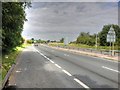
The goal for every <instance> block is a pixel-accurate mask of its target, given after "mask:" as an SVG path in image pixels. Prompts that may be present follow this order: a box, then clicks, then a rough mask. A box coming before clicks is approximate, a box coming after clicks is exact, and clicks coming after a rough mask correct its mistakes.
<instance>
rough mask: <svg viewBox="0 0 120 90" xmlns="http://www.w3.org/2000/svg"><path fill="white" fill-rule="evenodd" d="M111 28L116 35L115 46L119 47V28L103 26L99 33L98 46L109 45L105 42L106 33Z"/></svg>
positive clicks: (116, 26)
mask: <svg viewBox="0 0 120 90" xmlns="http://www.w3.org/2000/svg"><path fill="white" fill-rule="evenodd" d="M111 26H113V28H114V30H115V33H116V42H115V44H116V45H118V46H119V44H120V27H119V26H118V25H113V24H112V25H104V26H103V29H102V31H101V32H100V33H99V38H100V45H101V46H108V45H109V43H108V42H107V41H106V39H107V33H108V31H109V30H110V27H111Z"/></svg>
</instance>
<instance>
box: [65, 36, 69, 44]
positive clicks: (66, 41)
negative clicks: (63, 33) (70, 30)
mask: <svg viewBox="0 0 120 90" xmlns="http://www.w3.org/2000/svg"><path fill="white" fill-rule="evenodd" d="M68 44H69V41H68V37H66V38H64V45H68Z"/></svg>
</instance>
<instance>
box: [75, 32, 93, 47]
mask: <svg viewBox="0 0 120 90" xmlns="http://www.w3.org/2000/svg"><path fill="white" fill-rule="evenodd" d="M76 43H77V44H86V45H90V46H93V45H95V35H93V36H92V35H90V34H89V32H87V33H85V32H81V33H80V35H79V36H78V38H77V40H76Z"/></svg>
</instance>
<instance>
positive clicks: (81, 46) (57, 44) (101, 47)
mask: <svg viewBox="0 0 120 90" xmlns="http://www.w3.org/2000/svg"><path fill="white" fill-rule="evenodd" d="M49 45H50V46H65V45H64V43H49ZM67 46H68V47H76V48H85V49H96V46H89V45H85V44H73V43H72V44H68V45H67ZM97 49H98V50H110V47H109V46H98V47H97ZM114 49H115V50H118V47H117V46H115V47H114Z"/></svg>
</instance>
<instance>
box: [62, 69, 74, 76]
mask: <svg viewBox="0 0 120 90" xmlns="http://www.w3.org/2000/svg"><path fill="white" fill-rule="evenodd" d="M62 71H63V72H64V73H65V74H67V75H68V76H72V75H71V74H70V73H69V72H68V71H66V70H62Z"/></svg>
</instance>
